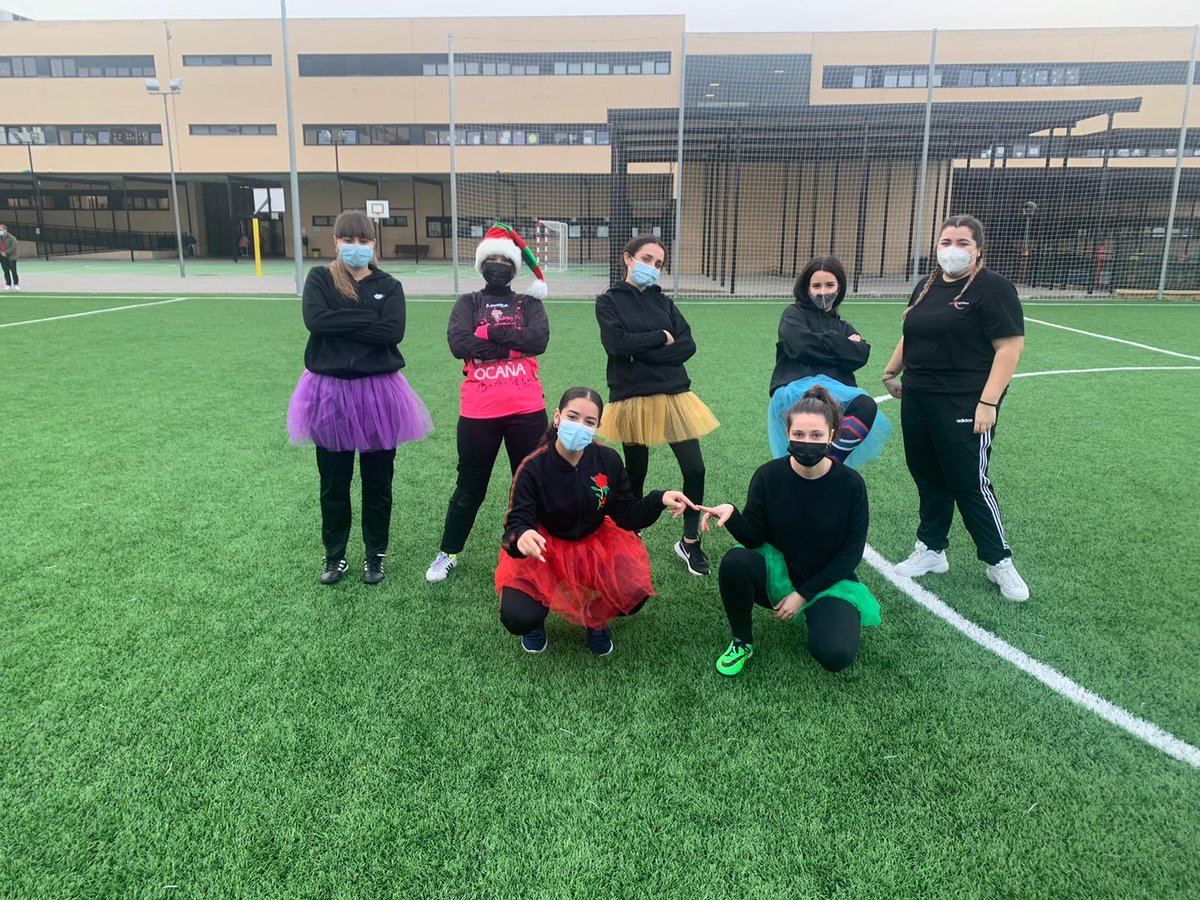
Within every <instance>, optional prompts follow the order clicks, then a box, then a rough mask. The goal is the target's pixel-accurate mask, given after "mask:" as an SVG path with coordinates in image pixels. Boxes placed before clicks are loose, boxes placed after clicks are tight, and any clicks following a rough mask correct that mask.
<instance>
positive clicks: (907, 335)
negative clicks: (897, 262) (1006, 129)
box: [883, 216, 1029, 602]
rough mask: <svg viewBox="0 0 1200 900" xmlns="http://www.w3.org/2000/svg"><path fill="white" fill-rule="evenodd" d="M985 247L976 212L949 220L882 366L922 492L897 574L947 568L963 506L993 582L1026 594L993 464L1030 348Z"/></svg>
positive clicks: (1012, 596)
mask: <svg viewBox="0 0 1200 900" xmlns="http://www.w3.org/2000/svg"><path fill="white" fill-rule="evenodd" d="M983 247H984V234H983V225H981V224H980V222H979V220H978V219H975V218H973V217H971V216H953V217H951V218H949V219H947V220H946V221H945V222H944V223H943V224H942V227H941V229H940V230H939V239H938V251H937V258H938V262H937V265H936V266H935V267H934V269H933V271H932V272H931V273H930V274H929V277H928V278H927V279H925V281H924V282H923V283H922V284H920V285H918V286H917V287H916V289H915V290H914V291H913V293H912V297H911V298H910V300H909V302H908V308H907V309H906V310H905V313H904V334H903V337H901V338H900V342H899V343H898V344H897V345H896V350H895V352H893V353H892V357H891V359H890V360H889V361H888V365H887V369H886V370H885V371H884V373H883V384H884V386H885V387H886V388H887V390H888V393H890V394H891V395H892V396H893V397H896V398H899V400H900V422H901V425H902V427H903V429H904V458H905V460H906V461H907V462H908V470H909V472H910V473H911V474H912V478H913V481H914V482H916V485H917V492H918V494H919V495H920V500H921V505H920V525H919V526H918V528H917V543H916V549H915V550H914V551H913V553H912V555H911V556H909V558H908V559H906V560H904V561H902V562H900V563H899V564H897V566H896V572H897V573H898V574H900V575H904V576H907V577H910V578H915V577H918V576H920V575H925V574H927V573H930V572H936V573H941V572H945V571H947V570H948V569H949V568H950V563H949V562H948V561H947V559H946V547H947V546H949V533H950V523H951V522H952V521H953V518H954V507H955V505H956V504H957V506H958V510H959V513H960V514H961V515H962V518H963V524H964V525H966V526H967V531H969V532H970V534H971V537H972V538H973V539H974V541H975V552H976V555H977V556H978V557H979V559H980V560H982V561H983V562H984V563H986V564H987V578H988V580H989V581H991V582H993V583H994V584H997V585H998V586H999V587H1000V593H1001V594H1002V595H1003V596H1004V597H1005V599H1008V600H1012V601H1015V602H1021V601H1024V600H1028V599H1029V587H1028V586H1027V585H1026V584H1025V582H1024V580H1023V579H1022V578H1021V576H1020V575H1019V574H1017V570H1016V568H1015V567H1014V566H1013V561H1012V549H1011V548H1010V547H1009V546H1008V541H1007V539H1006V538H1005V535H1004V525H1003V524H1002V523H1001V521H1000V505H999V503H998V502H997V501H996V494H995V492H994V491H993V490H992V482H991V480H990V479H989V478H988V464H989V463H990V461H991V456H992V440H993V438H994V436H995V434H996V419H997V417H998V416H999V413H1000V404H1001V403H1002V402H1003V401H1004V396H1005V394H1006V393H1007V391H1008V385H1009V382H1010V381H1011V380H1012V377H1013V374H1014V373H1015V372H1016V369H1017V362H1018V361H1019V360H1020V358H1021V352H1022V351H1023V350H1024V348H1025V322H1024V317H1023V313H1022V310H1021V301H1020V300H1019V299H1018V298H1017V291H1016V288H1014V287H1013V285H1012V282H1011V281H1009V280H1008V279H1007V278H1005V277H1004V276H1003V275H999V274H997V273H996V272H993V271H991V270H990V269H987V268H984V265H983ZM902 372H903V373H904V384H903V387H901V383H900V382H899V381H898V380H897V378H898V376H899V375H900V373H902Z"/></svg>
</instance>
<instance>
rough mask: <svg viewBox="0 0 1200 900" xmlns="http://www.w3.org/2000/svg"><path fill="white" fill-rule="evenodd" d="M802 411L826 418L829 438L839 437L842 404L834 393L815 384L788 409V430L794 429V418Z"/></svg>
mask: <svg viewBox="0 0 1200 900" xmlns="http://www.w3.org/2000/svg"><path fill="white" fill-rule="evenodd" d="M801 413H816V414H817V415H818V416H821V417H822V418H824V419H825V423H826V424H827V425H828V426H829V440H831V441H832V440H834V439H836V438H837V434H838V429H839V428H841V427H842V404H840V403H838V402H837V401H836V400H834V399H833V395H832V394H831V393H829V391H827V390H825V388H823V387H821V385H819V384H814V385H813V386H812V387H810V388H809V389H808V390H807V391H805V392H804V396H803V397H801V398H800V399H799V400H797V401H796V402H795V403H793V404H792V408H791V409H789V410H788V411H787V430H788V432H789V433H790V432H791V430H792V419H793V418H795V417H796V416H798V415H800V414H801Z"/></svg>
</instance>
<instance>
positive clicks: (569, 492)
mask: <svg viewBox="0 0 1200 900" xmlns="http://www.w3.org/2000/svg"><path fill="white" fill-rule="evenodd" d="M662 497H663V492H662V491H650V492H649V493H648V494H646V496H645V497H643V498H642V499H640V500H639V499H638V498H637V497H635V496H634V495H633V491H632V490H630V487H629V475H628V474H627V473H626V471H625V465H624V464H623V463H622V462H621V455H620V454H619V453H617V451H616V450H614V449H613V448H612V447H606V446H604V445H603V444H588V446H587V447H586V448H585V449H584V451H583V455H582V456H581V457H580V458H579V464H578V465H576V466H572V465H571V464H570V463H569V462H567V461H566V460H565V459H563V458H562V457H561V456H560V455H559V453H558V449H557V447H556V446H555V443H554V442H553V441H551V442H550V443H548V444H544V445H543V446H541V447H538V449H536V450H534V451H533V452H532V453H530V454H529V455H528V456H527V457H525V459H524V461H523V462H522V463H521V465H520V466H519V467H518V469H517V474H516V475H515V476H514V477H513V483H512V492H511V493H510V494H509V500H508V514H507V515H506V516H505V517H504V538H503V540H502V541H501V546H502V547H503V548H504V549H505V551H507V553H508V555H509V556H514V557H516V558H517V559H521V558H522V556H523V554H522V553H521V551H520V550H518V549H517V540H518V538H520V537H521V535H522V534H524V533H525V532H526V531H528V530H529V529H531V528H533V529H535V530H536V529H537V528H538V526H541V528H542V530H543V531H545V532H546V533H547V534H550V535H553V536H554V537H556V538H561V539H562V540H567V541H578V540H581V539H582V538H585V537H587V536H588V535H589V534H591V533H592V532H594V531H595V530H596V529H598V528H599V527H600V526H601V524H603V522H604V517H605V516H608V517H609V518H611V519H612V520H613V521H614V522H615V523H616V524H617V525H618V526H619V527H621V528H624V529H625V530H626V531H637V530H638V529H641V528H645V527H647V526H649V525H653V524H654V523H655V522H656V521H657V520H658V517H659V516H660V515H662V511H663V505H662Z"/></svg>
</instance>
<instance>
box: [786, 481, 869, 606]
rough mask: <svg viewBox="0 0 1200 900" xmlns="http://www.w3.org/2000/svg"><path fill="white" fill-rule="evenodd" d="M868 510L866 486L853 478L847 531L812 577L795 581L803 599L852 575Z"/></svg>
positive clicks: (863, 542)
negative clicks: (840, 544) (836, 548)
mask: <svg viewBox="0 0 1200 900" xmlns="http://www.w3.org/2000/svg"><path fill="white" fill-rule="evenodd" d="M869 521H870V514H869V512H868V508H867V489H866V486H865V485H864V484H863V482H862V479H861V478H856V479H854V489H853V492H852V493H851V495H850V500H849V509H848V512H847V516H846V532H845V535H844V537H843V538H842V546H841V549H840V550H838V552H837V553H835V554H834V555H833V558H832V559H830V560H829V562H827V563H826V564H825V566H824V567H823V568H822V569H821V571H819V572H818V573H817V574H816V575H814V576H813V577H812V578H810V579H808V581H806V582H804V584H800V585H796V590H797V591H798V592H799V594H800V596H802V597H803V598H804V599H805V600H811V599H812V598H813V597H815V596H817V594H819V593H821V591H824V590H828V589H829V588H831V587H833V586H834V585H835V584H837V583H838V582H839V581H842V580H844V579H853V578H854V577H855V575H854V570H855V569H856V568H858V564H859V563H860V562H862V557H863V549H864V548H865V547H866V546H867V525H868V523H869Z"/></svg>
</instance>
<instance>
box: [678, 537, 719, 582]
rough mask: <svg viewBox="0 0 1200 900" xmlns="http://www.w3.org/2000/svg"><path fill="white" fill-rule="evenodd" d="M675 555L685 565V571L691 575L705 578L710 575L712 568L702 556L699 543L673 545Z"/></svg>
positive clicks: (683, 542)
mask: <svg viewBox="0 0 1200 900" xmlns="http://www.w3.org/2000/svg"><path fill="white" fill-rule="evenodd" d="M675 555H676V556H678V557H679V558H680V559H682V560H683V561H684V562H685V563H687V570H688V571H689V572H691V573H692V574H693V575H699V576H701V577H702V578H707V577H708V576H709V575H711V574H712V566H710V565H709V564H708V557H707V556H705V555H704V550H702V549H701V547H700V542H699V541H696V543H694V544H689V543H688V542H687V541H680V542H679V543H678V544H676V545H675Z"/></svg>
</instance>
